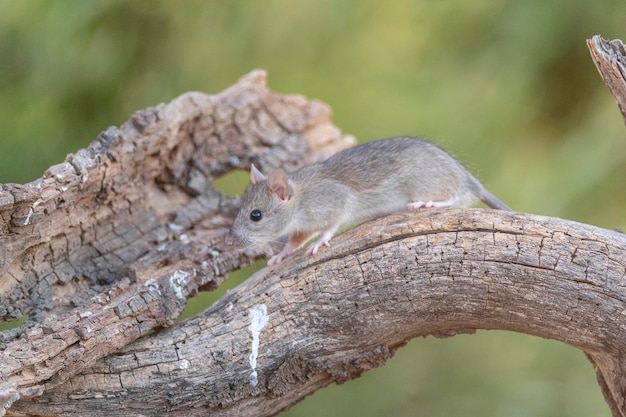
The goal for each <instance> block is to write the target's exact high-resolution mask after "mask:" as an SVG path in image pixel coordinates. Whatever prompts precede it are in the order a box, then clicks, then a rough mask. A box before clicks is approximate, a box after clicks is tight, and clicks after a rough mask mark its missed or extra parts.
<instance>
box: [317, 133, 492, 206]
mask: <svg viewBox="0 0 626 417" xmlns="http://www.w3.org/2000/svg"><path fill="white" fill-rule="evenodd" d="M321 165H322V166H323V167H324V169H323V172H324V175H325V176H327V178H329V179H332V180H335V181H338V182H341V183H343V184H344V185H347V186H349V187H350V188H352V189H354V190H355V191H356V192H357V193H358V194H359V195H360V196H361V197H362V198H361V199H360V200H361V203H362V204H361V205H362V207H360V209H362V210H365V211H369V210H374V207H372V206H378V207H380V208H381V210H374V211H376V213H374V215H376V214H378V212H391V211H395V210H399V209H403V208H406V205H407V204H408V203H412V202H418V201H424V202H429V201H432V202H438V201H442V202H443V201H452V200H453V203H452V204H449V205H451V206H461V207H465V206H468V205H471V204H472V203H474V202H475V201H476V200H478V199H479V197H480V192H481V190H482V186H481V185H480V183H479V182H478V181H477V180H476V179H475V178H474V177H473V176H472V175H471V174H470V173H469V172H467V170H466V169H465V168H464V167H463V166H462V165H461V164H460V163H459V162H458V161H457V160H455V159H454V158H453V157H452V156H451V155H450V154H448V153H447V152H445V151H444V150H443V149H441V148H439V147H438V146H436V145H434V144H432V143H430V142H426V141H423V140H419V139H413V138H393V139H382V140H378V141H374V142H369V143H365V144H362V145H358V146H355V147H353V148H350V149H347V150H345V151H343V152H340V153H338V154H335V155H333V156H332V157H330V158H329V159H327V160H326V161H325V162H323V163H322V164H321ZM387 208H388V209H387ZM367 214H368V216H369V213H367Z"/></svg>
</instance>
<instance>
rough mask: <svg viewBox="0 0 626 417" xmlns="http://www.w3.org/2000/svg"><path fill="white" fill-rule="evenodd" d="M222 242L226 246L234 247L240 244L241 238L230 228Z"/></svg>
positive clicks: (241, 242)
mask: <svg viewBox="0 0 626 417" xmlns="http://www.w3.org/2000/svg"><path fill="white" fill-rule="evenodd" d="M224 243H225V244H226V246H228V247H231V248H232V247H236V246H242V245H243V239H242V238H241V236H239V235H237V234H236V233H233V230H232V229H231V230H230V231H229V232H228V234H227V235H226V239H224Z"/></svg>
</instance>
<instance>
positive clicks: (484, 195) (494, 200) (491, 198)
mask: <svg viewBox="0 0 626 417" xmlns="http://www.w3.org/2000/svg"><path fill="white" fill-rule="evenodd" d="M479 198H480V201H482V202H483V203H485V204H487V205H488V206H489V207H491V208H494V209H498V210H505V211H513V210H511V208H510V207H509V206H507V205H506V204H504V203H503V202H502V201H500V199H499V198H498V197H496V196H495V195H493V194H491V193H490V192H489V191H487V190H485V189H484V188H483V189H482V190H481V192H480V195H479Z"/></svg>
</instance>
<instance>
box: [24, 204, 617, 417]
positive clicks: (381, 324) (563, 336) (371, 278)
mask: <svg viewBox="0 0 626 417" xmlns="http://www.w3.org/2000/svg"><path fill="white" fill-rule="evenodd" d="M625 271H626V236H625V235H623V234H622V233H619V232H614V231H609V230H603V229H598V228H595V227H593V226H587V225H583V224H579V223H575V222H571V221H566V220H561V219H553V218H547V217H540V216H533V215H528V214H519V213H504V212H499V211H491V210H452V209H450V210H436V209H433V210H428V209H427V210H423V211H419V212H401V213H398V214H395V215H393V216H389V217H386V218H382V219H378V220H375V221H372V222H369V223H366V224H364V225H362V226H360V227H358V228H356V229H353V230H351V231H348V232H346V233H344V234H343V235H341V236H339V237H337V239H336V240H334V244H333V246H332V248H330V249H329V250H325V251H323V252H322V253H320V254H318V255H317V256H313V257H310V256H306V255H304V254H303V253H302V251H300V252H299V254H298V255H296V256H293V257H290V258H288V259H287V260H286V261H285V262H284V263H283V264H281V265H280V266H279V267H273V268H265V269H263V270H261V271H259V272H258V273H257V274H256V275H255V276H253V277H251V278H250V279H248V280H247V281H245V282H244V283H243V284H242V285H240V286H239V287H237V288H236V289H235V290H233V291H231V292H229V293H228V294H227V295H225V296H224V297H223V298H222V299H220V300H219V301H218V302H217V303H216V304H215V305H213V306H212V307H211V308H209V309H208V310H206V311H205V312H203V313H202V314H199V315H198V316H196V317H194V318H193V319H190V320H188V321H186V322H183V323H179V324H177V325H175V326H172V327H170V328H169V329H167V330H164V331H161V332H158V333H156V334H154V335H151V336H150V337H144V338H142V339H140V340H138V341H136V342H134V343H132V344H130V345H129V346H126V347H125V348H123V349H122V350H120V351H118V352H117V353H116V354H115V355H114V356H109V357H107V358H103V359H101V360H99V361H98V362H97V363H96V364H95V365H94V366H93V367H91V368H90V369H89V370H85V371H83V372H82V373H80V374H79V375H76V376H74V377H72V378H70V379H69V380H68V381H67V382H66V383H65V384H64V385H62V386H59V387H56V388H54V389H51V390H48V391H46V393H45V394H44V395H43V396H42V397H40V398H37V399H34V400H31V401H20V402H18V403H16V404H15V405H14V409H15V411H18V412H20V411H22V412H26V411H28V412H30V413H35V414H36V413H48V414H50V413H53V414H63V413H64V412H67V410H72V412H74V413H75V412H78V413H79V414H80V415H85V416H92V415H93V416H95V415H102V413H103V412H106V413H107V415H114V416H117V415H120V416H121V415H163V414H164V413H168V415H174V416H176V415H181V416H182V415H189V416H201V415H202V416H203V415H207V414H210V415H224V416H234V415H237V416H265V415H272V414H275V413H276V412H278V411H279V410H281V409H284V408H286V407H289V406H290V405H292V404H294V403H295V402H296V401H298V400H299V399H302V398H303V397H304V396H305V395H308V394H310V393H312V392H314V391H315V390H317V389H319V388H321V387H323V386H326V385H328V384H330V383H332V382H339V383H341V382H344V381H347V380H349V379H353V378H356V377H358V376H359V375H360V374H361V373H362V372H364V371H366V370H368V369H371V368H374V367H377V366H380V365H382V364H383V363H384V362H385V361H386V360H387V359H388V358H390V357H391V356H392V355H393V353H394V351H395V349H396V348H398V347H399V346H401V345H403V344H405V343H406V342H407V341H408V340H410V339H411V338H413V337H416V336H426V335H435V336H451V335H454V334H456V333H459V332H463V333H465V332H472V331H474V330H475V329H505V330H512V331H517V332H522V333H526V334H532V335H536V336H541V337H546V338H551V339H556V340H560V341H562V342H564V343H568V344H570V345H572V346H575V347H577V348H579V349H582V350H584V351H585V352H587V353H588V354H589V355H590V356H592V358H593V360H594V363H595V364H596V365H597V366H598V374H599V375H600V377H601V378H602V379H603V381H604V382H605V383H606V384H607V386H608V387H610V389H611V390H612V391H613V392H615V393H616V394H617V393H619V392H620V391H619V390H620V389H622V388H623V386H622V385H621V384H622V382H620V381H621V380H620V378H618V376H623V372H622V370H621V366H620V364H621V363H623V361H622V352H624V346H625V343H626V338H625V336H624V333H623V331H622V329H624V328H626V315H624V314H622V313H623V311H624V307H623V306H624V303H625V302H626V290H625V287H624V285H623V283H624V282H625V281H624V280H625V278H626V276H625V275H626V274H625ZM259 305H265V306H266V307H267V319H268V321H267V326H266V327H265V328H263V329H261V330H260V333H259V340H260V344H259V350H258V359H257V367H256V370H257V372H258V384H257V385H256V386H253V384H251V379H250V374H251V372H252V368H251V365H250V361H249V356H250V354H251V352H252V334H251V332H250V329H249V325H250V312H251V311H252V310H253V309H254V308H255V307H257V306H259ZM165 393H167V395H165ZM621 398H623V396H621ZM618 406H619V407H620V408H619V410H623V404H618ZM133 410H138V411H136V412H133ZM620 412H621V411H620ZM618 415H621V414H618Z"/></svg>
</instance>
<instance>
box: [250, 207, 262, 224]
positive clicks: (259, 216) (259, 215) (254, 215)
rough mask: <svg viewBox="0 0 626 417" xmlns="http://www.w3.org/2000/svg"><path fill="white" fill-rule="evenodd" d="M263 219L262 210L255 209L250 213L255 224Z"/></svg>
mask: <svg viewBox="0 0 626 417" xmlns="http://www.w3.org/2000/svg"><path fill="white" fill-rule="evenodd" d="M262 218H263V213H261V210H257V209H254V210H252V211H251V212H250V220H252V221H253V222H258V221H259V220H261V219H262Z"/></svg>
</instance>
